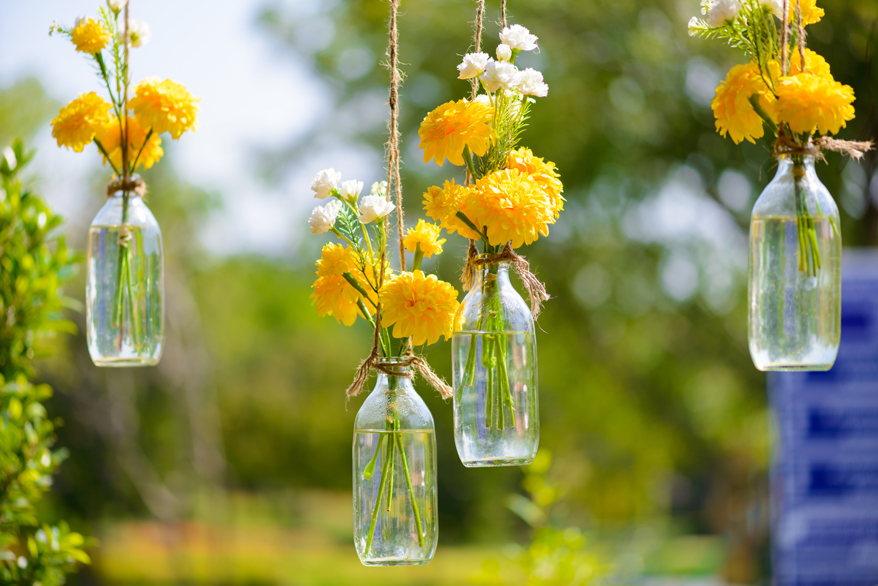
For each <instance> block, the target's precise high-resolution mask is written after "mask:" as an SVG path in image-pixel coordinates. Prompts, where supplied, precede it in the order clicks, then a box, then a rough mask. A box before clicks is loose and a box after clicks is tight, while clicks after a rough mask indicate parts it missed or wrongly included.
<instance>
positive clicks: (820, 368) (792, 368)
mask: <svg viewBox="0 0 878 586" xmlns="http://www.w3.org/2000/svg"><path fill="white" fill-rule="evenodd" d="M834 364H835V363H834V362H833V363H832V364H801V363H795V362H791V363H784V362H776V363H772V364H756V365H754V366H756V370H761V371H762V372H826V371H827V370H830V369H831V368H832V367H833V365H834Z"/></svg>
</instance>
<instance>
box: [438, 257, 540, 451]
mask: <svg viewBox="0 0 878 586" xmlns="http://www.w3.org/2000/svg"><path fill="white" fill-rule="evenodd" d="M508 264H509V263H506V262H500V263H495V264H485V265H481V266H480V267H479V271H478V273H477V275H476V279H475V282H474V283H473V285H472V288H471V289H470V291H469V293H467V295H466V297H465V298H464V299H463V302H462V303H461V308H460V312H461V319H462V323H460V324H459V328H458V331H456V332H455V333H454V336H453V338H452V341H451V346H452V377H453V386H454V443H455V444H456V446H457V453H458V455H459V456H460V461H461V462H463V465H464V466H467V467H480V466H522V465H526V464H530V463H531V462H532V461H533V459H534V456H535V455H536V453H537V446H538V445H539V440H540V419H539V403H538V391H537V346H536V336H535V334H534V321H533V317H532V316H531V312H530V308H529V307H528V305H527V304H526V303H525V302H524V299H522V298H521V296H520V295H519V294H518V292H517V291H516V290H515V288H514V287H513V286H512V283H510V282H509V266H508Z"/></svg>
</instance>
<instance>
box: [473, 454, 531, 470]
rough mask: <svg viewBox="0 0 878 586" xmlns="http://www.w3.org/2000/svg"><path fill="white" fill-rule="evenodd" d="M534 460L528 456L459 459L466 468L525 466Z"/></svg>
mask: <svg viewBox="0 0 878 586" xmlns="http://www.w3.org/2000/svg"><path fill="white" fill-rule="evenodd" d="M533 461H534V457H533V456H530V457H529V458H487V459H484V460H461V461H460V462H461V464H463V465H464V466H466V467H467V468H497V467H500V466H527V465H528V464H530V463H531V462H533Z"/></svg>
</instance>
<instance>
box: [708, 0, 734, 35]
mask: <svg viewBox="0 0 878 586" xmlns="http://www.w3.org/2000/svg"><path fill="white" fill-rule="evenodd" d="M739 12H741V0H710V4H708V5H707V24H709V25H710V26H711V28H715V27H718V26H722V25H724V24H725V23H727V22H729V21H732V20H735V17H736V16H738V13H739Z"/></svg>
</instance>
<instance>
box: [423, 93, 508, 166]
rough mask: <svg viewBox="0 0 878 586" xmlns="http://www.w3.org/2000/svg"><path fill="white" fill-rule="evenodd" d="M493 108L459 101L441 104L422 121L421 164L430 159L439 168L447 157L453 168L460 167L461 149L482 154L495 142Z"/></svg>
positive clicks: (461, 160) (473, 102) (461, 162)
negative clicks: (422, 160) (422, 158)
mask: <svg viewBox="0 0 878 586" xmlns="http://www.w3.org/2000/svg"><path fill="white" fill-rule="evenodd" d="M493 116H494V108H493V107H492V106H491V105H490V104H486V103H485V102H476V101H469V100H465V99H464V100H458V101H456V102H448V103H447V104H442V105H441V106H439V107H438V108H436V109H435V110H433V111H432V112H430V113H429V114H427V116H426V118H424V121H423V122H421V128H420V129H419V130H418V135H419V136H420V137H421V144H420V145H419V147H420V148H422V149H424V162H425V163H426V162H428V161H429V160H430V159H433V160H435V161H436V164H438V165H439V166H440V167H441V166H442V163H444V162H445V159H446V158H447V159H448V160H449V161H451V164H452V165H463V164H464V160H463V149H464V147H465V146H468V147H469V149H470V151H472V152H473V153H474V154H476V155H479V156H481V155H484V154H485V153H486V152H488V147H489V146H491V142H492V141H493V140H494V134H493V132H492V130H491V126H490V124H489V123H490V122H491V118H492V117H493Z"/></svg>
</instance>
